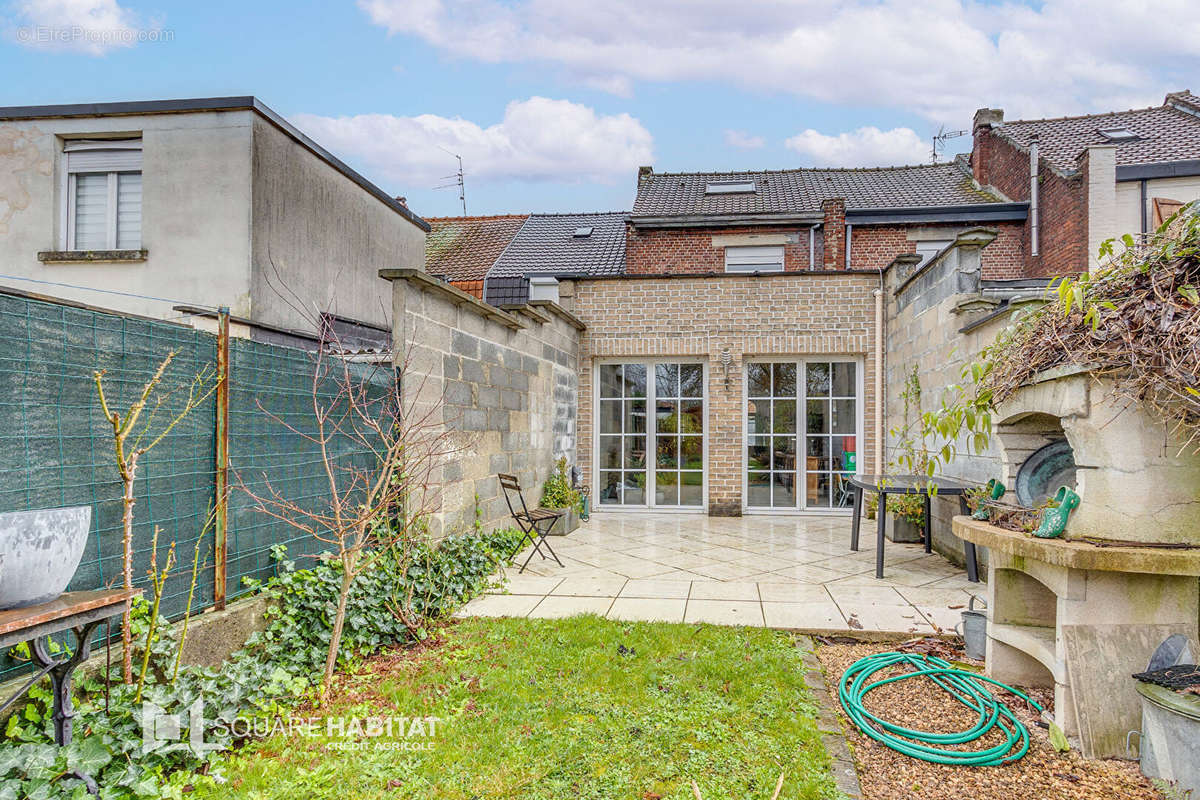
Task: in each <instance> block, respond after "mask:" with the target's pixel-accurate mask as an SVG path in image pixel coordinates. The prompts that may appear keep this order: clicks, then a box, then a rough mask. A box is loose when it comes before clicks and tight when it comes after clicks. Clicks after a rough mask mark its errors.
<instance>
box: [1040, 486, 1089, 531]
mask: <svg viewBox="0 0 1200 800" xmlns="http://www.w3.org/2000/svg"><path fill="white" fill-rule="evenodd" d="M1078 507H1079V495H1077V494H1075V492H1073V491H1071V490H1070V489H1068V488H1067V487H1065V486H1060V487H1058V492H1057V493H1055V495H1054V499H1053V500H1052V501H1050V505H1049V506H1047V508H1046V510H1045V511H1044V512H1042V524H1041V525H1038V527H1037V530H1035V531H1034V532H1033V535H1034V536H1036V537H1038V538H1039V539H1057V538H1058V537H1059V536H1062V535H1063V531H1065V530H1066V529H1067V517H1068V516H1070V514H1071V512H1072V511H1074V510H1075V509H1076V508H1078Z"/></svg>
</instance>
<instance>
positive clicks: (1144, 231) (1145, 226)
mask: <svg viewBox="0 0 1200 800" xmlns="http://www.w3.org/2000/svg"><path fill="white" fill-rule="evenodd" d="M1140 183H1141V184H1142V236H1143V237H1145V235H1146V234H1147V233H1149V232H1150V231H1149V230H1148V228H1149V223H1150V220H1148V219H1146V179H1145V178H1142V180H1141V181H1140Z"/></svg>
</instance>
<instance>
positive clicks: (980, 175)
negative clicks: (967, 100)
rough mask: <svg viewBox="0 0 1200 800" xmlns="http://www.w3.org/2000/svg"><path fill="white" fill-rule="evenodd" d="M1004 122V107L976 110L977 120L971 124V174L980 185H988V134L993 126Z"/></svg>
mask: <svg viewBox="0 0 1200 800" xmlns="http://www.w3.org/2000/svg"><path fill="white" fill-rule="evenodd" d="M1003 124H1004V109H1002V108H980V109H978V110H976V111H975V120H974V123H973V124H972V125H971V134H972V137H971V138H972V143H971V174H972V176H973V177H974V178H975V182H976V183H978V184H979V185H980V186H988V185H990V183H991V181H989V180H988V166H989V164H988V162H989V161H990V156H991V154H990V152H989V151H988V148H987V139H988V135H989V134H990V133H991V130H992V128H993V127H999V126H1001V125H1003Z"/></svg>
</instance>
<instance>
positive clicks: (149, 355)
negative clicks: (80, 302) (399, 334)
mask: <svg viewBox="0 0 1200 800" xmlns="http://www.w3.org/2000/svg"><path fill="white" fill-rule="evenodd" d="M0 343H2V346H0V512H4V511H24V510H31V509H38V508H56V507H61V506H74V505H89V506H91V507H92V529H91V533H90V536H89V539H88V545H87V549H86V551H85V553H84V556H83V560H82V562H81V563H80V566H79V569H78V571H77V572H76V573H75V577H74V579H73V580H72V582H71V585H70V587H69V588H70V589H71V590H81V589H97V588H102V587H107V586H114V585H119V582H120V576H121V550H122V547H121V533H122V528H121V483H120V480H119V477H118V475H117V472H116V462H115V458H114V455H113V443H112V429H111V427H110V426H109V425H108V423H107V422H106V421H105V420H104V417H103V415H102V413H101V412H100V410H99V404H98V402H97V399H96V388H95V384H94V382H93V378H92V373H93V372H94V371H95V370H98V369H99V370H104V371H105V377H104V382H105V391H106V393H107V394H108V396H109V400H110V404H111V405H112V407H113V408H115V409H122V410H123V409H125V408H128V406H129V403H130V402H131V401H132V400H133V398H134V397H136V395H137V394H138V393H139V392H140V391H141V389H142V387H143V386H144V385H145V383H146V381H147V380H148V379H149V378H150V377H151V375H152V374H153V373H154V370H155V369H156V368H157V367H158V365H159V363H161V361H162V359H163V358H164V357H165V356H166V354H167V353H168V352H170V351H175V352H176V356H175V359H174V360H173V361H172V363H171V365H170V367H169V368H168V371H167V373H166V375H165V377H164V380H163V383H162V384H161V385H162V387H163V388H168V389H169V388H173V387H175V386H181V385H186V384H187V383H188V382H190V381H191V379H192V377H193V376H194V375H195V374H197V373H198V372H200V371H201V370H202V369H204V368H205V367H206V366H208V367H210V368H214V367H215V364H216V358H217V337H216V336H214V335H212V334H209V333H205V332H202V331H199V330H196V329H194V328H190V327H186V326H183V325H177V324H173V323H170V322H159V321H154V320H147V319H142V318H137V317H128V316H123V315H118V314H114V313H107V312H101V311H96V310H91V309H86V308H77V307H73V306H67V305H60V304H56V303H51V302H45V301H40V300H35V299H30V298H26V297H21V296H15V295H6V294H0ZM313 366H314V356H313V354H312V353H309V352H306V351H303V350H298V349H293V348H288V347H281V346H278V345H270V344H264V343H260V342H254V341H250V340H245V339H234V340H232V341H231V343H230V373H229V374H230V386H229V461H230V479H229V480H230V484H231V486H233V487H237V486H238V483H239V481H241V482H244V483H245V484H246V486H247V487H248V488H251V489H252V490H253V489H257V488H261V487H262V486H263V485H264V483H265V482H266V481H268V480H269V481H270V483H271V485H272V486H273V487H275V489H276V490H278V491H280V492H281V493H283V494H284V495H286V496H287V497H288V498H289V499H291V500H294V501H296V502H297V503H299V504H301V505H306V504H310V503H319V502H321V500H322V498H323V497H324V496H325V495H326V494H327V492H328V484H327V479H326V477H325V472H324V470H323V467H322V463H321V458H320V454H319V451H318V449H317V446H316V444H315V443H313V442H311V441H309V440H307V439H305V438H304V436H303V435H301V434H299V433H296V432H291V431H288V430H287V429H286V428H285V427H284V426H283V425H282V424H281V423H280V421H279V420H284V421H286V422H287V423H288V424H289V425H291V426H293V427H295V428H297V429H298V430H299V431H302V432H303V431H310V430H311V429H312V426H313ZM383 373H386V370H383V371H375V372H373V373H372V374H373V375H376V376H377V379H379V380H381V381H382V380H384V379H385V376H384V374H383ZM380 390H381V391H382V390H384V389H383V387H382V386H381V389H380ZM320 392H321V393H322V394H323V395H324V396H328V397H332V396H333V395H334V394H335V393H336V387H335V386H333V385H331V383H330V382H328V381H327V382H326V383H325V384H323V385H322V386H321V389H320ZM185 397H186V390H184V391H182V392H176V393H175V395H174V396H172V397H170V398H169V400H168V401H167V403H166V405H165V406H164V408H163V409H162V410H161V411H160V412H159V415H160V418H163V419H169V418H170V416H172V415H173V414H172V412H173V410H178V408H180V407H182V405H183V403H184V401H185ZM273 416H274V417H275V418H273ZM215 429H216V399H215V396H210V397H209V398H208V399H207V400H206V401H205V402H204V404H203V405H201V406H200V407H198V408H196V409H195V410H194V411H192V413H191V414H190V415H188V416H187V417H186V418H185V419H184V420H183V421H182V422H181V423H180V424H178V425H177V426H176V427H175V428H174V429H173V430H172V431H171V433H170V434H168V435H167V437H166V438H165V439H164V440H163V441H162V442H161V443H160V444H159V445H158V446H157V447H156V448H155V449H153V450H151V451H150V452H149V453H147V455H146V456H145V457H144V458H143V460H142V461H141V463H140V466H139V470H138V477H137V481H136V484H135V497H136V505H135V507H134V519H135V525H134V542H133V550H134V564H133V571H134V581H135V583H136V584H137V585H139V586H143V587H144V586H148V584H149V581H148V578H147V576H146V571H147V569H149V565H150V542H151V537H152V535H153V533H154V528H155V526H158V527H159V528H160V534H159V541H160V560H161V558H162V557H163V553H164V552H165V546H166V544H169V543H170V542H175V546H176V553H177V556H178V559H179V561H180V565H179V566H177V567H176V568H175V570H174V571H173V573H172V576H171V577H170V579H169V580H168V583H167V585H166V588H165V590H164V593H163V600H162V610H163V613H164V614H165V615H166V616H168V617H171V618H174V617H178V616H180V615H182V614H183V613H184V611H185V610H186V604H187V594H188V588H189V583H190V570H191V563H192V556H193V554H194V552H195V548H196V545H197V541H198V540H199V543H200V554H201V555H200V558H201V564H202V567H201V570H200V574H199V579H198V582H197V587H196V597H195V600H194V601H193V611H196V610H199V609H203V608H206V607H208V606H210V605H211V604H212V603H213V592H214V578H215V573H214V569H215V566H214V559H213V553H214V549H213V531H212V529H211V527H210V529H209V530H208V531H207V532H206V533H204V534H203V537H201V534H202V531H203V529H204V526H205V521H206V519H208V516H209V514H210V511H211V508H212V503H213V501H214V497H215V480H216V470H215V452H216V433H215ZM343 449H344V450H346V449H351V446H350V445H348V444H347V445H345V446H344V447H343ZM346 456H347V457H368V456H369V454H367V453H365V452H362V453H356V452H348V453H347V454H346ZM251 506H252V501H251V499H250V497H249V496H248V495H247V494H246V493H245V492H243V491H240V490H238V489H237V488H234V489H233V490H232V491H231V493H230V502H229V512H228V519H229V529H228V536H227V564H226V576H227V585H228V595H229V597H230V598H232V597H235V596H237V594H238V593H239V592H242V591H243V578H246V577H251V578H256V579H259V580H262V579H266V578H268V577H270V576H271V575H272V574H273V562H272V560H271V548H272V546H274V545H276V544H283V545H286V546H287V547H288V552H289V554H290V555H291V556H294V557H303V556H305V555H314V554H316V553H317V552H319V551H320V550H321V549H324V548H323V546H322V545H321V543H320V542H317V541H315V540H313V539H312V538H311V537H307V536H306V535H304V534H303V533H301V532H299V531H297V530H296V529H294V528H292V527H291V526H289V525H287V524H286V523H284V522H282V521H279V520H276V519H272V518H270V517H268V516H266V515H264V514H261V513H259V512H256V511H254V510H253V509H252V507H251ZM113 632H114V634H115V633H116V625H114V626H113ZM100 634H101V635H103V634H104V628H103V627H101V628H100ZM26 669H27V667H26V666H25V665H23V664H20V663H19V662H15V661H14V660H12V659H11V658H9V657H8V656H7V654H4V655H2V656H0V680H5V679H8V678H11V677H15V676H16V675H17V674H18V673H20V672H21V671H23V670H26Z"/></svg>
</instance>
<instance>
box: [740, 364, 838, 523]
mask: <svg viewBox="0 0 1200 800" xmlns="http://www.w3.org/2000/svg"><path fill="white" fill-rule="evenodd" d="M745 380H746V392H745V398H746V415H745V420H746V426H745V445H746V446H745V454H746V460H745V472H744V474H745V487H744V488H745V493H744V495H743V496H744V497H745V501H744V502H745V506H746V508H747V510H774V511H780V510H822V509H842V508H849V507H850V506H851V505H852V504H853V495H852V493H851V488H850V485H849V483H848V478H849V477H850V476H851V475H853V474H855V473H856V472H857V467H858V464H857V461H858V453H859V446H858V445H859V442H861V441H862V403H861V401H860V398H861V396H862V391H861V385H862V369H861V367H860V365H859V363H858V362H857V361H855V360H852V359H838V358H813V359H771V360H761V361H758V360H753V361H748V362H747V364H746V375H745Z"/></svg>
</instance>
